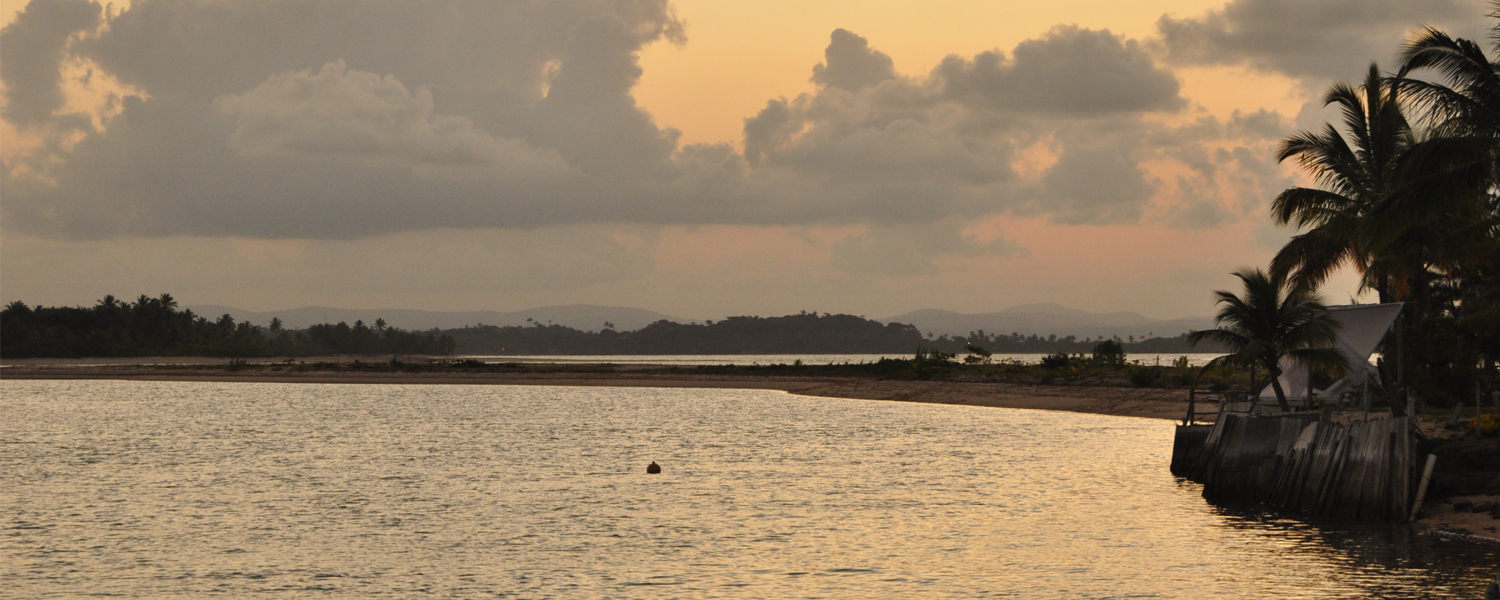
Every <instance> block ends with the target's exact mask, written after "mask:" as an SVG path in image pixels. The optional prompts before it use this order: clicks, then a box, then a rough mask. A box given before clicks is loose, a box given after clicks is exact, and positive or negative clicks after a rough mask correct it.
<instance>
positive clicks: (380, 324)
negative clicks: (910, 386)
mask: <svg viewBox="0 0 1500 600" xmlns="http://www.w3.org/2000/svg"><path fill="white" fill-rule="evenodd" d="M1100 341H1101V340H1097V339H1096V340H1088V339H1078V338H1076V337H1073V336H1066V337H1061V338H1059V337H1057V336H1055V335H1054V336H1038V335H1029V336H1023V335H1021V334H1018V333H1012V334H1009V335H996V334H988V333H985V332H983V331H976V332H972V333H970V334H969V335H966V336H947V335H944V336H937V337H932V336H928V337H924V336H923V335H922V332H920V331H918V330H917V328H916V327H914V326H911V325H905V324H901V323H890V324H885V323H881V322H878V321H873V320H870V319H865V318H863V317H856V316H853V315H831V314H826V313H825V314H817V313H807V312H804V313H800V314H796V315H787V316H784V317H730V318H728V319H724V320H722V321H717V322H712V321H710V322H706V323H703V324H684V323H674V322H671V321H659V322H656V323H653V324H651V325H648V326H646V327H643V328H641V329H638V330H635V331H616V330H615V329H614V327H613V326H612V325H609V324H607V323H606V324H605V327H603V328H601V329H600V330H598V331H581V330H578V329H573V328H570V327H564V326H562V325H551V324H542V323H532V324H531V325H528V326H524V327H520V326H511V327H495V326H489V325H478V326H472V327H464V328H460V329H450V330H445V331H437V330H434V331H428V332H410V331H403V330H400V329H396V328H391V327H387V326H386V325H385V322H384V321H383V320H376V322H375V324H374V325H373V326H367V325H366V324H364V323H363V322H355V323H354V325H352V326H351V325H348V324H346V323H338V324H333V325H330V324H320V325H314V326H312V327H309V328H307V329H303V330H297V331H292V330H287V329H284V328H282V327H281V325H280V323H279V322H277V321H274V320H273V321H272V322H271V323H269V326H268V327H261V326H259V325H256V324H253V323H248V322H235V320H234V319H233V318H232V317H230V316H228V315H224V316H222V317H220V318H219V319H217V320H212V321H210V320H208V319H206V318H204V317H201V316H198V315H195V314H193V313H192V311H191V310H178V308H177V303H176V301H175V300H173V299H172V296H171V295H170V294H162V295H161V296H159V297H156V298H151V297H147V296H142V297H140V298H139V299H138V300H137V301H136V302H133V303H132V302H119V301H117V300H115V299H114V297H112V296H108V297H105V298H104V299H103V300H100V301H99V303H98V304H96V305H94V306H92V307H38V308H32V307H29V306H27V305H26V304H24V303H22V302H19V301H17V302H12V303H11V304H10V305H8V306H6V307H5V309H4V310H3V311H0V356H5V357H7V358H80V357H121V356H189V355H197V356H229V357H270V356H317V355H333V354H347V355H361V356H380V355H394V354H426V355H446V354H454V353H458V354H483V355H618V354H647V355H649V354H881V353H891V354H908V353H915V352H917V351H919V350H923V349H927V350H932V351H939V352H947V353H950V354H956V353H963V352H968V351H970V349H975V350H978V351H980V352H983V353H985V354H986V355H988V354H1043V353H1085V352H1090V351H1091V350H1092V348H1093V347H1094V346H1095V345H1097V344H1098V343H1099V342H1100ZM1115 342H1116V343H1119V344H1120V347H1121V348H1122V349H1123V350H1128V351H1130V352H1147V353H1172V352H1186V351H1187V348H1188V344H1187V341H1186V338H1185V337H1177V338H1166V339H1161V338H1153V339H1150V340H1140V341H1139V342H1137V341H1135V340H1134V338H1132V339H1131V340H1130V342H1128V343H1126V342H1123V341H1119V340H1115Z"/></svg>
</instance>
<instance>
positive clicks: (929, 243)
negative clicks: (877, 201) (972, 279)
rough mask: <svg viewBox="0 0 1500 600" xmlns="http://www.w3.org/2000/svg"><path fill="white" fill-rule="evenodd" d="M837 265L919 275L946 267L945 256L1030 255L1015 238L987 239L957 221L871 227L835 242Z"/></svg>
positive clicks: (851, 269)
mask: <svg viewBox="0 0 1500 600" xmlns="http://www.w3.org/2000/svg"><path fill="white" fill-rule="evenodd" d="M830 250H831V252H832V266H833V268H835V269H837V270H839V271H842V272H845V273H850V274H855V275H870V276H876V277H915V276H920V275H932V274H936V273H938V272H940V271H942V267H940V266H939V264H938V262H937V259H939V258H941V257H944V256H968V257H975V256H1019V257H1024V256H1027V251H1026V249H1025V248H1022V247H1020V246H1018V245H1017V244H1016V242H1015V241H1014V240H1011V239H1007V238H1004V237H997V238H995V239H992V240H989V241H983V240H981V239H979V238H977V237H975V236H973V235H971V234H967V233H964V232H963V231H962V227H961V223H959V222H957V221H951V220H949V221H940V222H934V223H927V224H922V225H896V226H887V227H875V228H869V229H868V230H866V231H865V232H863V233H857V234H851V235H848V236H845V237H843V238H842V239H840V240H838V241H837V242H835V243H834V244H833V245H832V247H831V248H830Z"/></svg>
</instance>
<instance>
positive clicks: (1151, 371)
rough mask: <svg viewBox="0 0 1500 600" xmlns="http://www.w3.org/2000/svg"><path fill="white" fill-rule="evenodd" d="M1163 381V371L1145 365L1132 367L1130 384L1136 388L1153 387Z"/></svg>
mask: <svg viewBox="0 0 1500 600" xmlns="http://www.w3.org/2000/svg"><path fill="white" fill-rule="evenodd" d="M1158 379H1161V369H1159V368H1157V367H1148V366H1145V365H1132V366H1131V367H1130V384H1131V385H1134V386H1136V387H1151V386H1152V385H1154V384H1156V381H1157V380H1158Z"/></svg>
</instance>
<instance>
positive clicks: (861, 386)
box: [0, 362, 1187, 419]
mask: <svg viewBox="0 0 1500 600" xmlns="http://www.w3.org/2000/svg"><path fill="white" fill-rule="evenodd" d="M272 369H273V368H272V367H257V368H253V369H247V370H243V371H231V370H227V369H225V368H222V367H218V368H205V367H202V366H197V365H183V366H143V365H119V364H116V365H79V364H76V363H75V364H59V363H56V362H53V363H48V364H34V363H33V364H16V363H12V364H11V365H8V366H7V367H6V368H5V369H3V371H0V378H4V379H117V380H136V381H225V382H231V381H245V382H269V383H387V384H458V385H583V386H615V387H677V388H739V389H768V390H783V391H787V392H791V393H794V394H799V395H804V396H823V397H832V398H853V399H861V400H894V401H902V402H930V403H935V404H963V405H970V406H995V407H1006V408H1031V409H1042V410H1062V411H1071V412H1082V413H1093V414H1104V415H1116V416H1125V417H1145V418H1154V419H1181V418H1182V417H1183V414H1184V413H1185V412H1186V410H1187V392H1186V391H1183V390H1170V389H1157V388H1124V387H1107V386H1070V385H1027V384H1017V383H998V382H984V381H900V380H885V379H875V378H871V377H854V376H849V377H846V376H798V375H737V374H735V375H719V374H704V373H692V372H684V371H681V370H671V369H661V368H630V369H621V370H618V371H588V372H568V371H566V370H562V369H557V370H547V369H541V370H536V371H520V372H504V371H475V372H466V371H443V372H377V371H370V372H349V371H335V370H328V371H318V370H297V369H293V368H283V369H279V370H272Z"/></svg>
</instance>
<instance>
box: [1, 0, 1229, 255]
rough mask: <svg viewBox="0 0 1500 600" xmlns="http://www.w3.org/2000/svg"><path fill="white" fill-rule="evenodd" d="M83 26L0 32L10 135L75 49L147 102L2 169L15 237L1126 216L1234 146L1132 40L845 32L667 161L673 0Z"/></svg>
mask: <svg viewBox="0 0 1500 600" xmlns="http://www.w3.org/2000/svg"><path fill="white" fill-rule="evenodd" d="M90 11H93V12H90ZM99 12H100V9H99V7H98V5H97V4H94V5H88V4H78V3H76V2H74V3H64V2H62V1H61V0H39V1H38V2H37V3H34V4H33V5H32V6H31V7H28V9H27V13H26V14H29V15H33V16H32V17H26V18H22V19H18V20H17V21H16V23H15V24H13V25H12V26H10V27H8V28H6V29H5V31H4V33H3V34H0V43H3V44H6V46H4V47H5V49H6V52H7V61H6V63H5V64H6V65H7V67H9V66H10V65H11V64H12V59H11V57H12V56H15V54H13V53H12V52H11V50H10V49H11V48H12V47H18V48H19V47H24V48H39V49H41V50H45V51H46V52H50V54H47V53H46V52H43V53H42V54H39V55H37V56H42V57H43V59H44V60H37V61H32V58H33V56H32V55H30V54H28V55H26V60H24V61H20V62H19V63H18V64H21V66H19V67H15V68H13V69H11V70H10V71H7V75H6V77H7V78H6V79H5V82H6V85H7V90H8V96H7V98H6V105H5V106H6V111H7V112H6V113H5V114H6V115H7V117H6V118H7V119H10V120H12V121H13V122H18V123H25V124H28V125H29V126H32V127H36V128H39V129H45V128H47V127H52V128H54V129H55V128H60V127H69V125H66V124H65V123H64V121H65V120H66V119H69V118H73V117H70V116H67V115H62V114H59V107H61V106H62V102H61V100H60V98H61V96H60V95H59V93H58V81H59V75H58V73H60V71H59V68H60V65H61V64H63V61H65V60H71V59H82V60H88V61H92V62H93V63H94V64H96V65H98V68H100V69H103V70H104V71H106V72H108V73H109V74H110V75H112V76H113V77H114V78H116V79H117V80H119V81H120V82H122V83H123V84H124V85H126V86H129V87H130V88H132V89H135V90H139V91H140V93H139V95H134V96H128V97H126V98H125V99H124V100H123V101H122V102H121V103H120V104H119V107H120V108H121V110H120V112H119V113H118V114H117V115H115V116H113V117H111V118H110V119H109V120H108V122H107V124H106V126H105V127H103V128H102V129H100V130H98V131H90V132H89V133H88V134H87V135H86V136H84V137H83V138H82V140H81V141H79V142H78V143H77V144H76V145H73V146H71V147H69V148H67V149H66V150H62V149H59V148H60V147H59V146H46V147H45V148H44V149H43V151H45V152H52V153H51V154H47V155H46V156H40V157H35V156H34V157H30V158H29V159H28V160H25V161H18V162H15V163H14V164H22V163H24V164H27V165H41V166H40V167H35V168H34V169H33V170H31V171H28V170H25V169H17V168H15V167H14V166H13V164H7V165H6V169H5V170H4V171H3V172H0V177H3V180H0V185H3V186H4V188H5V190H6V202H5V203H4V205H3V206H0V210H3V214H4V217H5V226H6V228H8V229H13V230H18V231H23V232H27V233H30V234H36V235H43V236H49V237H59V238H78V237H83V238H103V237H112V236H122V235H146V236H165V235H209V236H249V237H264V238H317V239H334V238H355V237H364V236H371V235H380V234H386V233H392V232H400V231H416V230H426V229H439V228H452V227H501V228H536V227H548V226H556V225H575V224H583V223H644V224H671V223H685V224H701V223H730V224H792V225H802V224H849V223H862V224H869V225H872V226H874V227H876V230H878V231H881V232H888V231H894V230H893V229H891V227H894V226H896V225H899V224H918V225H920V224H924V223H933V222H940V221H941V222H951V219H955V218H964V217H974V216H978V215H985V214H1004V213H1019V214H1028V215H1041V216H1045V217H1048V218H1051V219H1053V220H1057V221H1061V222H1068V223H1114V222H1128V221H1132V220H1139V219H1141V218H1143V217H1142V215H1143V214H1145V213H1144V212H1143V207H1144V206H1145V205H1146V204H1147V202H1148V201H1150V200H1151V197H1152V194H1153V193H1154V192H1155V190H1157V189H1158V188H1159V185H1158V183H1156V182H1155V181H1153V180H1150V179H1149V178H1147V177H1146V175H1145V172H1144V168H1143V166H1142V165H1143V164H1144V161H1148V160H1152V159H1153V158H1156V159H1160V158H1161V157H1163V156H1169V155H1171V154H1172V153H1171V152H1169V149H1168V148H1167V147H1168V146H1171V145H1174V144H1175V145H1177V146H1183V145H1186V146H1192V145H1194V144H1203V143H1205V141H1206V140H1208V139H1209V138H1214V137H1215V136H1217V138H1216V139H1219V145H1221V146H1222V145H1224V143H1225V140H1224V139H1221V138H1224V136H1225V135H1227V134H1226V133H1225V132H1226V131H1227V129H1226V127H1227V126H1226V125H1216V126H1215V128H1209V129H1205V130H1201V131H1200V130H1196V129H1194V130H1189V129H1182V130H1170V129H1168V128H1164V127H1163V126H1161V125H1157V124H1153V123H1154V122H1153V121H1152V120H1151V119H1149V118H1148V117H1150V116H1151V115H1153V114H1161V113H1173V112H1176V111H1178V110H1179V109H1181V108H1182V107H1183V106H1184V105H1185V100H1184V99H1183V98H1182V97H1181V95H1180V89H1179V85H1178V83H1177V80H1176V78H1175V77H1174V76H1173V74H1172V73H1171V72H1170V71H1167V70H1166V69H1164V68H1162V67H1161V66H1160V65H1158V64H1156V63H1155V62H1153V61H1152V59H1151V57H1150V56H1149V55H1148V54H1147V53H1146V52H1145V51H1144V50H1143V49H1142V47H1141V45H1140V43H1138V42H1136V41H1133V40H1129V39H1126V38H1123V37H1121V36H1117V35H1114V34H1112V33H1110V32H1108V31H1095V30H1088V29H1080V28H1076V27H1062V28H1057V29H1054V30H1053V31H1051V32H1049V33H1048V34H1046V35H1045V36H1042V37H1040V38H1038V39H1035V40H1029V41H1026V42H1023V43H1022V44H1020V45H1018V46H1017V47H1016V48H1015V49H1014V50H1013V51H1012V52H1011V53H1010V54H1009V55H1008V56H1007V55H1006V54H1005V53H1003V52H1000V51H992V52H986V53H982V54H980V55H978V56H974V57H971V58H960V57H950V58H949V59H947V60H945V61H944V62H943V64H942V65H941V66H939V67H938V68H936V69H935V70H934V71H933V72H931V73H929V74H927V75H926V76H923V77H903V76H901V75H898V74H897V73H896V72H895V70H894V67H893V64H892V62H891V60H890V58H889V57H888V56H886V55H885V54H883V53H880V52H879V51H878V50H876V49H874V48H872V47H871V45H870V43H869V42H868V41H867V40H865V39H864V38H862V37H859V36H858V35H855V34H853V33H850V32H847V31H844V30H838V31H835V32H834V33H833V35H832V36H831V40H830V43H829V45H828V48H827V51H826V52H825V55H824V62H823V63H820V64H818V65H817V66H816V67H814V69H813V81H814V82H816V83H818V84H819V87H818V89H817V91H816V92H815V93H811V94H804V95H802V96H799V97H797V98H794V99H776V100H772V101H770V102H768V103H767V105H766V108H765V109H764V110H762V111H760V112H759V113H758V114H756V115H754V116H753V117H751V118H749V119H747V120H746V123H745V138H744V152H743V154H741V153H740V152H738V151H736V150H735V149H734V148H733V147H732V146H730V145H727V144H710V145H702V144H699V145H689V146H680V145H679V143H678V138H679V134H678V132H677V131H675V130H672V129H669V128H662V127H659V126H658V125H657V124H656V122H655V121H654V120H653V119H652V117H651V115H649V114H647V113H646V112H644V111H643V110H641V108H640V107H638V106H637V105H636V103H635V100H634V98H633V97H632V95H631V90H632V88H633V87H634V86H635V85H636V83H637V82H638V81H639V79H640V77H641V75H642V71H641V67H640V66H639V64H638V63H637V56H638V53H639V51H640V50H641V48H642V47H644V46H645V45H647V44H650V43H654V42H658V41H660V40H670V41H682V40H683V39H684V37H683V35H684V34H683V26H682V24H681V23H680V22H678V21H677V20H676V19H675V17H674V16H673V13H672V11H671V9H670V6H669V5H668V4H667V3H666V1H665V0H614V1H605V0H559V1H552V2H543V1H540V0H538V1H520V2H509V3H494V2H466V1H462V0H444V1H437V0H434V1H423V2H382V3H373V4H372V3H367V2H356V1H353V0H286V1H282V2H260V3H254V2H252V3H238V2H214V1H196V0H141V1H139V2H136V3H134V4H133V5H132V6H131V7H130V9H129V10H126V11H123V12H120V13H118V14H114V15H112V16H110V17H109V18H108V19H107V21H106V22H105V23H104V24H103V26H102V27H98V28H95V26H94V24H96V23H97V21H96V20H95V21H91V20H90V18H93V19H97V15H98V14H99ZM38 15H40V16H38ZM46 15H52V16H48V17H46V18H43V16H46ZM58 15H63V16H58ZM67 15H72V16H71V17H69V16H67ZM89 15H95V16H94V17H90V16H89ZM23 17H24V15H23ZM65 17H66V18H65ZM75 38H76V40H77V41H75V42H68V40H69V39H75ZM49 49H50V50H49ZM18 111H19V112H18ZM12 115H18V116H12ZM1168 133H1170V134H1171V136H1169V137H1171V140H1170V141H1163V140H1166V138H1163V137H1162V136H1164V135H1167V134H1168ZM1046 140H1052V142H1048V143H1053V144H1055V146H1056V147H1055V148H1053V149H1052V150H1053V151H1055V152H1056V153H1057V154H1058V157H1059V158H1058V160H1057V162H1056V164H1054V165H1051V166H1050V167H1049V169H1048V171H1047V172H1046V173H1042V174H1040V175H1038V176H1036V177H1031V178H1030V179H1028V177H1030V176H1028V177H1023V176H1021V175H1020V174H1018V173H1017V171H1016V170H1015V168H1013V163H1014V162H1015V161H1016V160H1017V156H1018V153H1019V152H1021V151H1022V150H1023V149H1025V148H1028V147H1032V146H1035V145H1036V144H1039V143H1044V142H1045V141H1046ZM1231 145H1232V143H1231ZM1177 154H1178V155H1182V154H1183V153H1180V152H1179V153H1177ZM1213 160H1216V159H1212V158H1210V161H1209V162H1210V163H1213ZM1225 161H1228V162H1224V161H1221V162H1222V163H1223V164H1222V165H1220V166H1222V167H1223V168H1228V169H1232V168H1234V166H1235V164H1236V163H1235V162H1234V161H1229V160H1228V159H1225ZM1213 164H1215V165H1218V164H1219V163H1213ZM1216 173H1217V172H1216ZM1215 176H1218V175H1217V174H1216V175H1215ZM872 235H874V234H872ZM858 243H863V242H856V241H850V242H848V244H846V250H848V249H849V248H854V247H855V245H857V244H858ZM866 247H867V248H876V246H870V245H869V244H866ZM970 250H972V247H971V246H970V245H965V246H962V247H954V248H950V249H949V251H950V252H949V253H963V252H968V251H970ZM845 254H846V255H847V256H846V259H847V261H846V262H849V261H852V262H849V264H851V265H852V264H856V263H858V261H857V260H855V259H854V258H850V257H854V256H856V255H858V256H873V255H878V254H879V253H878V252H874V250H870V251H860V252H854V251H853V250H848V252H845Z"/></svg>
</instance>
